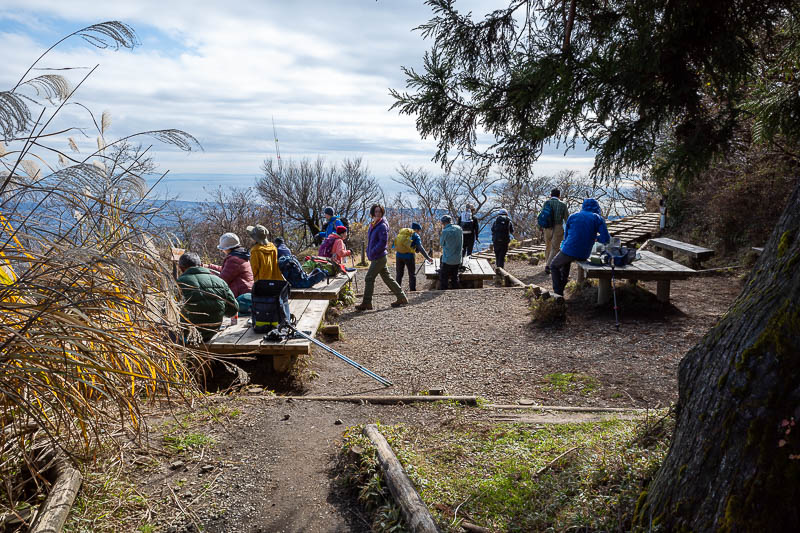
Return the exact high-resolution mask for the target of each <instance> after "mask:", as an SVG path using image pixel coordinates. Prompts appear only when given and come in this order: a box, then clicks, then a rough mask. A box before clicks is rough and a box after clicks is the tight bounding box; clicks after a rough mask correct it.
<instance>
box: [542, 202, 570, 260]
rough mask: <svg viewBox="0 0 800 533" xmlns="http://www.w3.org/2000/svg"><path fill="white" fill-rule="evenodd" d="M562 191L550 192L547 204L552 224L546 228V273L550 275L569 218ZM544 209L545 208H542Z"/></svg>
mask: <svg viewBox="0 0 800 533" xmlns="http://www.w3.org/2000/svg"><path fill="white" fill-rule="evenodd" d="M560 198H561V191H560V190H558V189H553V190H552V191H550V199H549V200H547V202H545V203H548V204H550V205H549V209H550V222H551V224H552V225H551V226H550V227H549V228H544V272H545V274H549V273H550V263H551V262H552V261H553V258H554V257H555V256H556V254H557V253H558V250H559V249H560V247H561V241H562V240H564V223H565V222H566V221H567V217H569V211H568V210H567V204H565V203H564V202H562V201H561V199H560ZM542 209H544V206H543V207H542Z"/></svg>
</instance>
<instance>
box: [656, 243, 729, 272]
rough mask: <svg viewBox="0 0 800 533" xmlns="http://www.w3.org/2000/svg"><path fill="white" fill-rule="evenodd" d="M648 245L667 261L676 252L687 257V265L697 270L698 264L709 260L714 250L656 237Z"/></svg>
mask: <svg viewBox="0 0 800 533" xmlns="http://www.w3.org/2000/svg"><path fill="white" fill-rule="evenodd" d="M650 244H652V245H653V246H654V247H655V250H656V251H657V252H660V253H661V255H663V256H664V257H666V258H667V259H672V255H673V252H678V253H681V254H684V255H687V256H688V257H689V265H690V266H691V267H692V268H694V269H699V268H700V264H701V263H702V262H703V261H705V260H707V259H710V258H711V256H713V255H714V250H712V249H710V248H703V247H702V246H697V245H694V244H690V243H688V242H683V241H676V240H675V239H670V238H668V237H658V238H657V239H650Z"/></svg>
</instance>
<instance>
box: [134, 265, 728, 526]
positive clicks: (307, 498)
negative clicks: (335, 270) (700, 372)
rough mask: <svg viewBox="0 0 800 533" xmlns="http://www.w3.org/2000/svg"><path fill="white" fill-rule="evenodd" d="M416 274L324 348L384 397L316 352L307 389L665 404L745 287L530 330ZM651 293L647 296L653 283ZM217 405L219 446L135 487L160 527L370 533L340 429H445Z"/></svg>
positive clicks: (365, 412)
mask: <svg viewBox="0 0 800 533" xmlns="http://www.w3.org/2000/svg"><path fill="white" fill-rule="evenodd" d="M506 266H507V270H509V271H510V272H511V273H512V274H514V275H515V276H517V277H519V278H520V279H521V280H522V281H524V282H525V283H535V284H538V285H542V286H544V287H546V288H549V287H550V282H549V279H548V277H547V276H546V275H545V274H544V272H543V270H542V267H538V266H532V265H529V264H527V263H525V262H523V261H512V262H509V263H507V265H506ZM360 276H363V272H361V273H360ZM573 276H574V271H573ZM419 278H420V279H419V283H418V288H419V289H420V290H419V291H417V292H416V293H409V298H410V300H411V305H408V306H406V307H403V308H399V309H393V308H391V307H390V306H389V303H390V302H391V301H393V297H392V296H391V295H390V294H388V293H387V291H386V289H385V287H384V286H382V284H381V282H380V281H378V287H377V290H378V294H376V297H375V300H374V305H375V310H374V311H368V312H356V311H355V310H354V309H353V307H350V308H347V309H344V310H343V311H342V312H341V315H340V316H339V317H338V322H339V324H340V326H341V329H342V339H341V340H338V341H332V342H331V343H330V344H331V346H332V347H333V348H335V349H336V350H338V351H340V352H342V353H343V354H345V355H347V356H348V357H350V358H352V359H355V360H356V361H357V362H359V363H361V364H362V365H364V366H366V367H367V368H369V369H371V370H372V371H374V372H376V373H378V374H379V375H381V376H384V377H386V378H388V379H390V380H391V381H392V382H393V383H394V385H393V386H392V387H389V388H384V387H382V386H381V385H379V384H378V383H377V382H376V381H374V380H372V379H371V378H369V377H367V376H365V375H364V374H361V373H360V372H358V371H357V370H356V369H354V368H352V367H350V366H348V365H346V364H345V363H343V362H342V361H340V360H338V359H336V358H335V357H334V356H332V355H329V354H327V353H326V352H324V351H322V350H320V349H317V348H315V349H314V353H313V356H312V358H311V368H312V369H313V370H314V371H315V372H316V373H317V374H318V378H317V379H314V380H312V381H311V382H310V383H307V384H306V389H305V391H304V393H306V394H326V395H350V394H377V393H380V394H411V393H415V392H418V391H424V390H428V389H431V388H438V389H441V388H443V389H445V390H446V392H447V393H448V394H453V395H478V396H482V397H483V398H486V399H487V400H488V401H490V402H494V403H504V404H508V403H516V402H517V401H518V400H520V399H529V400H533V401H535V402H536V403H538V404H544V405H581V406H587V405H590V406H613V407H652V408H655V407H664V406H667V405H669V404H670V403H672V402H674V400H675V399H676V397H677V378H676V374H677V368H678V363H679V361H680V359H681V357H683V355H684V354H685V353H686V352H687V350H688V349H689V348H691V346H692V345H693V344H694V343H695V342H696V341H697V340H698V339H700V338H701V337H702V335H703V334H704V333H705V332H706V331H708V329H709V328H710V327H711V326H712V325H713V324H714V323H715V322H716V320H717V319H718V318H719V317H720V316H721V315H722V314H723V313H724V312H725V310H726V309H727V307H728V305H729V304H730V303H731V302H732V301H733V299H734V298H735V296H736V295H737V294H738V292H739V290H740V281H739V280H738V278H735V277H730V276H719V277H706V278H695V279H691V280H687V281H678V282H673V286H672V298H673V306H672V307H669V308H667V309H648V308H647V306H646V305H645V306H642V305H641V304H640V305H639V308H638V309H633V308H632V306H628V307H627V308H626V307H625V305H624V304H623V306H622V324H621V327H620V329H619V331H616V329H615V328H614V315H613V311H612V310H611V309H610V307H609V308H597V307H596V306H595V305H594V304H593V303H592V301H593V297H594V295H595V293H594V292H593V289H588V290H587V291H586V292H584V293H581V294H580V295H577V296H574V297H572V298H570V297H568V298H567V315H568V318H567V321H566V323H565V324H564V325H562V326H559V327H537V326H534V325H532V324H531V320H530V313H529V311H528V305H529V302H528V300H527V299H526V298H525V297H524V291H523V290H521V289H514V288H492V287H489V288H486V289H475V290H460V291H444V292H440V291H428V290H426V289H427V283H426V282H425V281H424V280H423V279H422V278H423V275H422V273H420V275H419ZM404 285H405V286H406V287H407V282H406V283H404ZM645 287H646V288H649V289H650V290H652V291H655V286H654V285H653V286H650V284H645ZM359 288H362V289H363V277H362V278H361V279H360V281H359ZM594 290H595V291H596V289H594ZM567 373H569V374H577V375H580V376H582V378H583V381H581V382H580V383H579V384H578V385H576V386H573V385H570V384H567V385H563V384H562V385H559V384H558V383H557V382H555V381H554V380H553V375H556V374H567ZM284 392H290V391H284ZM294 392H295V393H296V391H294ZM223 402H230V404H231V405H234V404H235V405H236V407H237V409H238V410H240V411H241V414H239V415H238V416H236V417H235V418H231V419H230V420H228V421H226V422H224V423H219V424H217V423H214V424H209V425H207V426H206V427H205V428H204V430H205V431H206V432H208V433H209V434H210V435H211V436H212V437H213V438H214V439H215V441H216V443H217V444H216V445H215V446H213V447H210V448H208V449H207V451H205V452H204V455H203V456H201V457H200V458H196V457H195V458H192V459H187V460H186V461H185V465H183V466H181V467H180V468H177V469H175V468H172V467H170V465H169V462H170V461H171V460H174V458H173V459H164V460H163V461H162V464H161V465H160V466H158V467H157V468H155V469H154V470H151V471H150V472H149V473H147V474H145V475H143V476H142V477H141V478H140V480H139V482H140V484H141V485H142V486H143V487H145V490H146V491H147V492H148V493H149V494H150V495H151V497H152V498H154V499H157V500H160V501H165V502H168V503H167V504H166V507H165V508H166V509H167V511H160V512H159V513H157V516H158V519H157V520H156V522H157V526H158V528H157V529H158V530H162V531H170V532H179V531H193V530H195V529H196V527H197V526H200V527H202V529H203V530H204V531H210V532H229V531H230V532H233V531H237V532H239V531H241V532H273V531H275V532H294V531H308V532H317V531H319V532H329V531H330V532H340V531H341V532H344V531H369V520H368V519H367V517H366V516H365V514H364V513H363V511H362V510H361V509H360V508H359V506H358V504H357V501H356V498H355V497H354V496H353V495H352V494H350V493H348V492H347V491H346V490H345V489H344V488H342V487H341V486H340V484H339V483H338V482H337V480H336V473H337V470H336V467H335V463H334V460H335V457H336V453H337V450H338V443H339V442H340V439H341V437H342V434H343V432H344V431H345V429H346V428H347V427H350V426H353V425H356V424H360V423H369V422H375V421H380V422H382V423H387V424H391V423H396V422H405V423H412V424H432V425H436V424H442V423H444V421H445V419H447V418H448V416H449V414H448V409H452V408H449V407H443V406H428V407H415V406H376V405H363V404H362V405H359V404H350V403H327V402H325V403H323V402H306V401H291V402H287V400H285V399H266V398H263V397H253V396H247V395H239V396H238V397H234V398H233V399H229V400H223ZM470 412H474V414H473V415H470V416H474V417H475V419H476V420H478V419H480V420H483V421H487V420H489V421H491V420H495V421H500V420H502V419H503V418H504V417H506V418H508V416H507V413H499V412H497V411H495V412H491V410H487V409H472V410H471V411H470ZM562 415H563V413H562ZM526 416H527V415H526ZM528 418H531V417H527V418H526V417H524V416H523V418H521V419H520V420H527V419H528ZM569 419H570V417H569V416H557V417H554V419H553V420H552V421H556V422H559V421H560V422H563V421H565V420H569ZM531 420H537V421H539V422H541V421H545V422H546V421H547V420H543V419H542V418H536V419H534V418H531ZM172 491H174V492H175V496H174V497H173V496H172V495H171V492H172ZM176 500H177V501H180V502H181V506H179V505H177V502H176Z"/></svg>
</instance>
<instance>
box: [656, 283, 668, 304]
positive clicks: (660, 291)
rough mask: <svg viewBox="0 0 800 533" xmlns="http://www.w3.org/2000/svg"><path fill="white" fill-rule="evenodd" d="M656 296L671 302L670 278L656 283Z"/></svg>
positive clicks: (663, 300)
mask: <svg viewBox="0 0 800 533" xmlns="http://www.w3.org/2000/svg"><path fill="white" fill-rule="evenodd" d="M656 298H658V301H659V302H663V303H669V280H668V279H666V280H662V281H659V282H657V285H656Z"/></svg>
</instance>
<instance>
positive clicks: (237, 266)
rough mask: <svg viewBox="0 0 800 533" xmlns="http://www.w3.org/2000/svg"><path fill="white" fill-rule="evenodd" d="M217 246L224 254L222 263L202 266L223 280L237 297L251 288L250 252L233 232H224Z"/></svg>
mask: <svg viewBox="0 0 800 533" xmlns="http://www.w3.org/2000/svg"><path fill="white" fill-rule="evenodd" d="M217 248H218V249H219V250H221V251H222V253H224V254H225V259H224V260H223V261H222V265H203V266H204V267H206V268H208V269H209V270H210V271H211V272H213V273H214V274H216V275H218V276H219V277H221V278H222V279H223V280H225V283H227V284H228V287H230V288H231V292H233V295H234V296H235V297H237V298H238V297H239V296H241V295H242V294H247V293H248V292H250V291H251V290H253V269H252V268H251V267H250V252H249V251H247V249H246V248H244V247H243V246H242V245H241V243H240V242H239V237H238V236H237V235H236V234H235V233H225V234H223V235H222V236H221V237H220V238H219V246H217Z"/></svg>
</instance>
